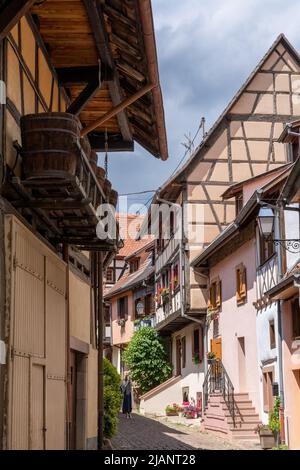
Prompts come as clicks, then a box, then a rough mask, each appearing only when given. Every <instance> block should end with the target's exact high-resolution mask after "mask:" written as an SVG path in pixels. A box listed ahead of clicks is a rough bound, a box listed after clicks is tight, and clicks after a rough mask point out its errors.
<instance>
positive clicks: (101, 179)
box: [96, 166, 105, 191]
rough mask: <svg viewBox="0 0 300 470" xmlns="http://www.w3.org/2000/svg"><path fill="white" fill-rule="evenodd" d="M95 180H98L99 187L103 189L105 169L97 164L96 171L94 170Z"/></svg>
mask: <svg viewBox="0 0 300 470" xmlns="http://www.w3.org/2000/svg"><path fill="white" fill-rule="evenodd" d="M96 176H97V180H98V181H99V184H100V186H101V188H102V189H103V191H104V183H105V170H104V168H101V166H97V172H96Z"/></svg>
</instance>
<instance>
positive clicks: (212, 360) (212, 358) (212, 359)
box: [206, 351, 217, 364]
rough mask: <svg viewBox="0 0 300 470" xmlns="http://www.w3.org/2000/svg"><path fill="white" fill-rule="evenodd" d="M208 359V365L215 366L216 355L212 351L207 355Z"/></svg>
mask: <svg viewBox="0 0 300 470" xmlns="http://www.w3.org/2000/svg"><path fill="white" fill-rule="evenodd" d="M206 357H207V363H208V364H214V363H215V362H216V360H217V358H216V355H215V353H214V352H212V351H209V352H208V353H207V355H206Z"/></svg>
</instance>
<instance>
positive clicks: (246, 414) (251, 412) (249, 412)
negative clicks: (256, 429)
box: [224, 408, 259, 419]
mask: <svg viewBox="0 0 300 470" xmlns="http://www.w3.org/2000/svg"><path fill="white" fill-rule="evenodd" d="M240 412H241V415H242V418H243V419H245V418H247V417H250V416H251V417H252V416H257V418H258V417H259V415H258V414H257V413H256V410H255V408H252V409H250V408H249V409H247V410H240ZM224 414H225V416H228V417H230V416H231V414H230V413H229V411H228V410H224ZM236 415H237V416H238V415H239V413H238V412H236Z"/></svg>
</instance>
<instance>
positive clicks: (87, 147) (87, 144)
mask: <svg viewBox="0 0 300 470" xmlns="http://www.w3.org/2000/svg"><path fill="white" fill-rule="evenodd" d="M80 144H81V147H82V150H83V151H84V153H85V155H86V156H87V158H88V159H90V155H91V151H92V149H91V144H90V141H89V139H88V138H87V137H86V136H85V137H83V138H82V139H80Z"/></svg>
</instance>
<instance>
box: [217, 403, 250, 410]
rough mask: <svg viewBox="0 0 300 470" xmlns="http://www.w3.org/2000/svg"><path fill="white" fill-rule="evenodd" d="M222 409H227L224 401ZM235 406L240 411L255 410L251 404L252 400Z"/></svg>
mask: <svg viewBox="0 0 300 470" xmlns="http://www.w3.org/2000/svg"><path fill="white" fill-rule="evenodd" d="M222 406H223V409H224V408H226V409H227V405H226V403H224V404H223V405H222ZM237 408H238V409H239V410H240V411H241V410H255V408H254V406H253V404H252V401H247V402H241V403H239V404H238V406H237Z"/></svg>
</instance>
